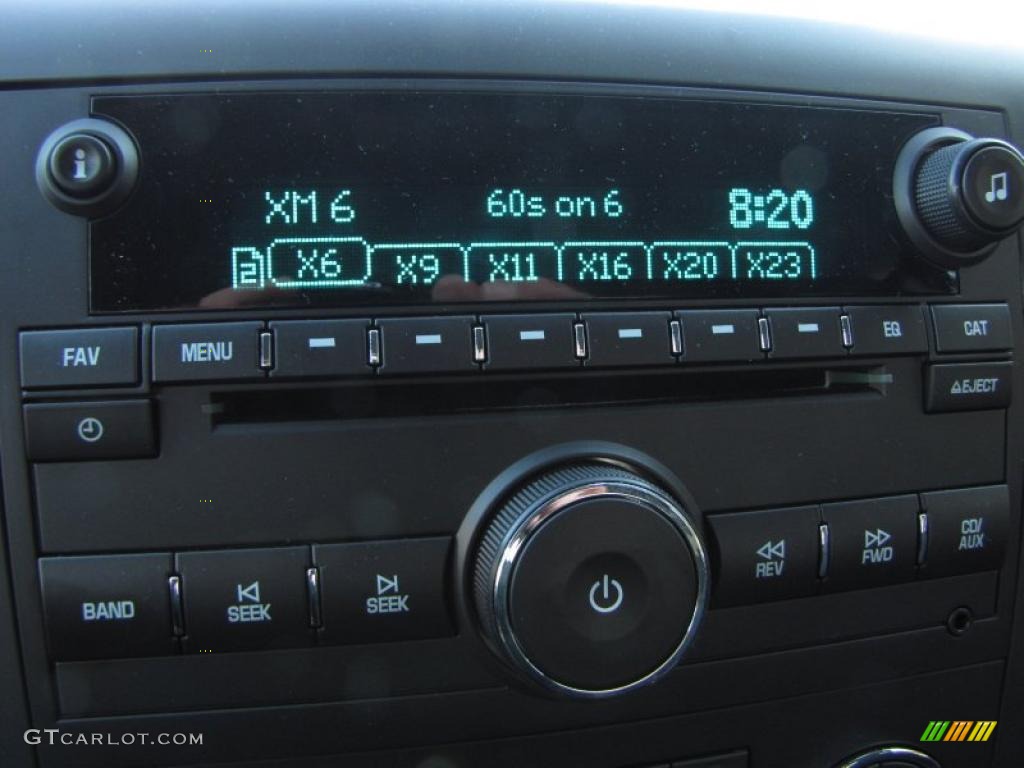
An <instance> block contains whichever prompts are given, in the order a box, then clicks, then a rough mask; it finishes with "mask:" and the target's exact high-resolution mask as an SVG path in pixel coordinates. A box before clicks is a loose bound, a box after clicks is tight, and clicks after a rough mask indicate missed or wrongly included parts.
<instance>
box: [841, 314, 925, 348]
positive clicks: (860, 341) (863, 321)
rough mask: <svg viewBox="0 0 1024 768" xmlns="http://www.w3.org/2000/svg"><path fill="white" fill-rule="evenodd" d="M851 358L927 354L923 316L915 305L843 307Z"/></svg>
mask: <svg viewBox="0 0 1024 768" xmlns="http://www.w3.org/2000/svg"><path fill="white" fill-rule="evenodd" d="M846 314H847V315H848V316H849V318H850V326H851V330H852V333H853V348H852V349H851V350H850V354H853V355H909V354H920V353H922V352H927V351H928V336H927V334H926V333H925V326H924V314H923V313H922V312H921V307H920V306H918V305H916V304H908V305H904V306H881V307H846Z"/></svg>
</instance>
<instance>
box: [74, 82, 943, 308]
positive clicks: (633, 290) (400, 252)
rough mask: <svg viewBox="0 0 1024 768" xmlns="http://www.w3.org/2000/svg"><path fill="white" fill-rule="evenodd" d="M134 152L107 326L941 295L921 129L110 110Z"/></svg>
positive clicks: (454, 103) (282, 106) (763, 120)
mask: <svg viewBox="0 0 1024 768" xmlns="http://www.w3.org/2000/svg"><path fill="white" fill-rule="evenodd" d="M93 113H94V114H95V115H98V116H106V117H109V118H112V119H114V120H117V121H118V122H120V123H121V124H122V125H124V126H125V127H126V128H127V129H128V130H129V131H130V132H131V133H132V134H133V136H134V137H135V139H136V141H137V142H138V146H139V152H140V157H141V172H140V177H139V181H138V185H137V188H136V190H135V192H134V193H133V195H132V197H131V198H130V199H129V201H128V202H127V203H126V204H125V205H124V206H123V207H122V208H121V209H120V210H118V211H117V212H116V213H114V214H113V215H111V216H109V217H107V218H105V219H101V220H98V221H95V222H92V223H91V225H90V280H91V286H90V288H91V292H90V297H91V308H92V311H93V312H101V313H102V312H123V311H155V310H180V309H193V308H204V309H207V308H208V309H227V308H236V307H237V308H251V307H254V306H271V307H307V306H321V307H356V306H367V305H392V306H393V305H430V304H465V303H477V302H487V301H501V302H563V303H564V302H586V301H588V300H614V299H630V300H642V299H651V300H659V301H663V302H672V301H674V300H686V299H716V298H717V299H742V298H759V297H766V298H767V297H785V296H809V295H813V296H859V295H864V296H871V295H892V296H896V295H901V294H908V295H909V294H933V293H950V292H953V291H955V290H956V287H957V284H956V275H955V274H951V273H946V272H941V271H938V270H933V269H931V268H928V267H926V266H922V265H920V264H919V263H918V260H916V259H913V258H910V253H909V251H908V246H907V245H905V244H904V242H903V241H902V240H901V238H900V235H899V231H898V223H897V221H896V217H895V211H894V209H893V204H892V191H891V186H892V182H891V177H892V168H893V164H894V162H895V157H896V154H897V152H898V150H899V148H900V146H901V145H902V143H903V142H904V141H905V140H906V139H907V138H909V136H910V135H912V134H913V133H915V132H916V131H918V130H920V129H922V128H925V127H928V126H931V125H934V124H936V123H937V122H938V120H937V118H936V117H934V116H931V115H924V114H912V113H900V112H877V111H866V110H852V109H832V108H820V107H814V108H812V107H796V106H778V105H766V104H756V103H736V102H720V101H704V100H688V99H677V98H660V97H659V98H652V97H639V96H619V95H615V96H612V95H592V94H546V93H513V92H501V93H493V92H492V93H477V92H461V91H447V92H431V91H345V92H314V93H305V92H302V93H294V92H293V93H266V92H262V93H237V94H230V95H225V94H223V93H220V94H189V95H177V94H176V95H165V96H118V97H100V98H96V99H94V101H93Z"/></svg>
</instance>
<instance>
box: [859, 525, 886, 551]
mask: <svg viewBox="0 0 1024 768" xmlns="http://www.w3.org/2000/svg"><path fill="white" fill-rule="evenodd" d="M891 538H892V534H890V533H889V532H888V531H883V530H882V529H881V528H879V529H877V530H875V531H864V548H865V549H867V548H868V547H882V546H885V544H887V543H888V541H889V539H891Z"/></svg>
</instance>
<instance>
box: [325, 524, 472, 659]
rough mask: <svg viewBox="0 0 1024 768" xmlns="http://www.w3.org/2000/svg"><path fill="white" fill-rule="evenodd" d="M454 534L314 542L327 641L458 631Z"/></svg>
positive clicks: (414, 636) (365, 640)
mask: <svg viewBox="0 0 1024 768" xmlns="http://www.w3.org/2000/svg"><path fill="white" fill-rule="evenodd" d="M449 547H450V540H449V539H448V538H432V539H407V540H401V541H379V542H366V543H356V544H322V545H317V546H315V547H314V548H313V559H314V561H315V562H316V565H317V566H318V567H319V568H320V595H321V605H322V613H323V628H322V629H321V630H320V639H321V640H322V641H323V642H327V643H369V642H389V641H394V640H417V639H422V638H429V637H443V636H445V635H450V634H452V627H451V622H450V621H449V618H448V607H447V605H446V602H445V574H446V572H447V563H448V549H449Z"/></svg>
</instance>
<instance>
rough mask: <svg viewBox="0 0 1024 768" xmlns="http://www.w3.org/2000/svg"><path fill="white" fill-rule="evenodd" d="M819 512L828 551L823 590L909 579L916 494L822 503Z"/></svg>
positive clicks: (913, 557)
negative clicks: (829, 544) (828, 561)
mask: <svg viewBox="0 0 1024 768" xmlns="http://www.w3.org/2000/svg"><path fill="white" fill-rule="evenodd" d="M821 511H822V516H823V518H824V521H825V524H826V525H827V526H828V530H829V534H830V539H831V550H832V551H831V558H830V561H831V562H830V566H829V572H828V579H827V580H826V582H825V586H826V587H827V588H828V589H831V590H843V589H860V588H862V587H877V586H884V585H887V584H896V583H899V582H902V581H909V580H912V579H913V578H914V566H915V564H916V562H917V514H918V503H917V496H892V497H889V498H884V499H868V500H865V501H847V502H841V503H838V504H824V505H822V508H821Z"/></svg>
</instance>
